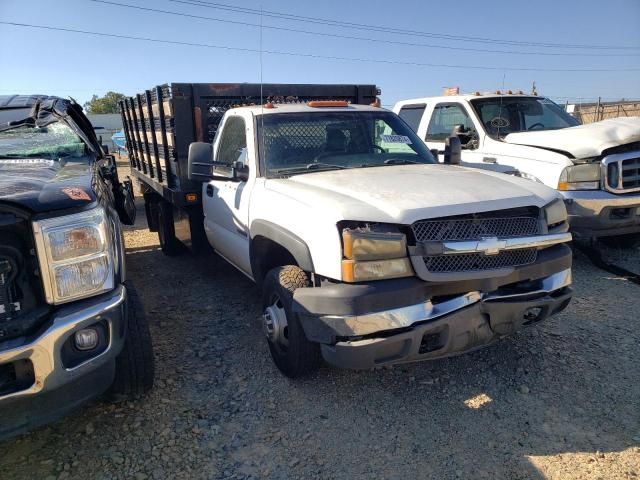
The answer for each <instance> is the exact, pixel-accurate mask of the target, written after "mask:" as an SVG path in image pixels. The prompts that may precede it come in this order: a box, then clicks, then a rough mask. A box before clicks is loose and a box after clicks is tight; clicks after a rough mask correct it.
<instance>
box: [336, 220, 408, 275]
mask: <svg viewBox="0 0 640 480" xmlns="http://www.w3.org/2000/svg"><path fill="white" fill-rule="evenodd" d="M342 244H343V252H344V257H345V259H343V260H342V280H343V281H345V282H363V281H367V280H381V279H387V278H399V277H409V276H412V275H413V268H412V267H411V262H410V261H409V258H408V257H407V239H406V237H405V235H404V234H402V233H399V232H377V231H372V230H365V229H348V228H345V229H344V230H343V231H342Z"/></svg>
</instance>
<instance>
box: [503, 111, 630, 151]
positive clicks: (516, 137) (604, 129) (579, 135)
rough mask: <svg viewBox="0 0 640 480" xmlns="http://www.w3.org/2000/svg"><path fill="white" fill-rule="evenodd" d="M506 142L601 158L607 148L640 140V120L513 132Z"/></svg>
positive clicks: (628, 119)
mask: <svg viewBox="0 0 640 480" xmlns="http://www.w3.org/2000/svg"><path fill="white" fill-rule="evenodd" d="M504 141H505V142H507V143H513V144H517V145H529V146H532V147H542V148H549V149H552V150H558V151H562V152H568V153H570V154H571V155H573V157H574V158H587V157H597V156H598V155H600V154H601V153H602V152H603V150H606V149H607V148H611V147H615V146H618V145H625V144H627V143H632V142H637V141H640V118H639V117H628V118H626V117H623V118H612V119H610V120H603V121H601V122H596V123H589V124H587V125H579V126H577V127H569V128H561V129H559V130H546V131H531V132H520V133H510V134H509V135H507V136H506V137H504Z"/></svg>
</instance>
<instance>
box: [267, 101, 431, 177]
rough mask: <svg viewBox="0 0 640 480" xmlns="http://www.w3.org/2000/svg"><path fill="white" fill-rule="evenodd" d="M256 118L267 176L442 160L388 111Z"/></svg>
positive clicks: (276, 115) (319, 113) (300, 114)
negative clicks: (436, 158) (434, 155)
mask: <svg viewBox="0 0 640 480" xmlns="http://www.w3.org/2000/svg"><path fill="white" fill-rule="evenodd" d="M256 123H257V126H258V135H259V137H258V138H260V139H261V140H260V147H261V148H260V150H261V157H262V162H263V165H265V167H266V172H267V176H283V175H289V174H298V173H305V172H311V171H315V170H321V169H322V170H326V169H340V168H358V167H371V166H382V165H402V164H409V163H437V162H436V161H435V159H434V158H433V156H432V155H431V152H429V150H428V149H427V147H426V146H425V144H424V143H423V142H421V141H420V139H419V138H418V137H417V136H416V134H415V133H414V132H413V131H412V130H411V129H410V128H409V127H408V126H407V125H406V124H405V123H404V122H403V121H402V120H400V118H399V117H397V116H396V115H395V114H393V113H391V112H386V111H383V110H381V111H379V112H362V111H360V112H345V111H339V112H326V111H323V112H318V113H315V112H314V113H283V114H269V115H263V116H262V117H261V118H258V121H257V122H256Z"/></svg>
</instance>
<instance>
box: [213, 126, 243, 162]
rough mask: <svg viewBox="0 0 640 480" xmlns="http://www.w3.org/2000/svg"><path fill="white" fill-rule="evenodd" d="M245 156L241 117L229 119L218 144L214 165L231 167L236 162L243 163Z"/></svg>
mask: <svg viewBox="0 0 640 480" xmlns="http://www.w3.org/2000/svg"><path fill="white" fill-rule="evenodd" d="M246 156H247V133H246V126H245V123H244V119H243V118H242V117H236V116H234V117H230V118H229V119H228V120H227V123H226V125H225V127H224V130H223V131H222V138H220V143H219V144H218V154H217V155H216V164H222V165H220V166H222V167H223V168H225V167H232V166H233V165H234V164H235V163H236V162H242V163H244V162H245V160H246Z"/></svg>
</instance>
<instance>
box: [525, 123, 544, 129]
mask: <svg viewBox="0 0 640 480" xmlns="http://www.w3.org/2000/svg"><path fill="white" fill-rule="evenodd" d="M535 127H540V128H544V125H543V124H542V123H540V122H538V123H534V124H533V125H531V126H530V127H529V128H527V130H534V129H535Z"/></svg>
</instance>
